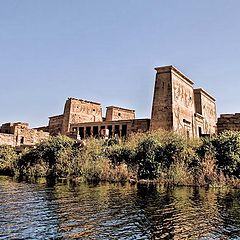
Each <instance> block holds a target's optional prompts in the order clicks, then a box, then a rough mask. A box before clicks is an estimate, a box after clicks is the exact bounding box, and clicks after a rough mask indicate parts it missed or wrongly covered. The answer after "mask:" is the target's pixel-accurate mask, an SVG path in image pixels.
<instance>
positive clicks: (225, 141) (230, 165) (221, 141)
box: [213, 131, 240, 178]
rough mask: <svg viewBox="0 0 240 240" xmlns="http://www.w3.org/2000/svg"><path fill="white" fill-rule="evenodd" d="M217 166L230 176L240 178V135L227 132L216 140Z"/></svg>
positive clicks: (214, 143)
mask: <svg viewBox="0 0 240 240" xmlns="http://www.w3.org/2000/svg"><path fill="white" fill-rule="evenodd" d="M213 145H214V146H215V149H216V153H215V157H216V160H217V162H216V164H217V166H218V168H219V169H221V170H222V171H223V172H224V173H225V174H227V175H228V176H235V177H238V178H239V177H240V133H239V132H233V131H225V132H223V133H221V134H219V135H218V137H217V138H215V139H214V141H213Z"/></svg>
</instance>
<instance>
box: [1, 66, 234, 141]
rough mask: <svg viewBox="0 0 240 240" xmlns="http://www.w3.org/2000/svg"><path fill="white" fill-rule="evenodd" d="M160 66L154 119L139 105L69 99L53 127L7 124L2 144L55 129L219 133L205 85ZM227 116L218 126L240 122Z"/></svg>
mask: <svg viewBox="0 0 240 240" xmlns="http://www.w3.org/2000/svg"><path fill="white" fill-rule="evenodd" d="M155 70H156V71H157V73H156V79H155V88H154V94H153V103H152V115H151V119H148V118H144V119H136V118H135V110H132V109H128V108H122V107H117V106H109V107H107V110H106V116H105V117H103V113H102V107H101V104H100V103H97V102H92V101H87V100H82V99H77V98H68V99H67V101H66V103H65V106H64V110H63V114H61V115H56V116H51V117H49V124H48V126H45V127H39V128H35V129H29V127H28V124H25V123H13V124H11V123H8V124H3V125H2V126H1V128H0V144H10V145H13V146H17V145H24V144H26V145H33V144H35V143H37V142H39V141H41V140H42V139H46V138H47V137H48V135H49V134H50V135H51V136H56V135H58V134H63V135H67V136H69V137H73V138H78V139H84V138H86V137H90V136H93V137H97V136H101V137H127V136H128V135H129V134H130V133H132V132H146V131H149V130H150V131H151V130H156V129H165V130H169V131H175V132H177V133H179V134H183V135H186V136H187V137H198V136H203V135H211V134H215V133H216V102H215V99H214V98H213V97H212V96H211V95H210V94H209V93H207V92H206V91H205V90H203V89H202V88H198V89H194V88H193V81H192V80H191V79H190V78H188V77H187V76H186V75H184V74H183V73H182V72H180V71H179V70H178V69H177V68H175V67H173V66H165V67H158V68H155ZM221 119H222V120H221ZM221 119H220V120H219V123H218V126H219V127H221V126H222V127H223V128H226V126H227V125H229V126H230V125H231V126H232V124H233V123H235V122H238V123H239V116H238V115H237V116H232V117H231V118H230V117H223V116H222V117H221ZM226 119H227V120H226ZM226 124H227V125H226ZM235 126H236V124H235Z"/></svg>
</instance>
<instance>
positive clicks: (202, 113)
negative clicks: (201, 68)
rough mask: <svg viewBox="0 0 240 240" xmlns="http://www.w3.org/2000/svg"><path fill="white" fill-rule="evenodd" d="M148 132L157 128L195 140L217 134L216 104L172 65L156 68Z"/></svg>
mask: <svg viewBox="0 0 240 240" xmlns="http://www.w3.org/2000/svg"><path fill="white" fill-rule="evenodd" d="M155 70H156V71H157V73H156V80H155V89H154V96H153V104H152V117H151V124H150V130H156V129H159V128H162V129H165V130H169V131H174V132H177V133H179V134H184V135H186V136H187V137H197V136H202V135H206V134H207V135H211V134H215V133H216V119H217V115H216V102H215V99H214V98H213V97H212V96H211V95H210V94H209V93H207V92H206V91H205V90H203V89H201V88H199V89H194V88H193V84H194V83H193V81H192V80H191V79H190V78H188V77H187V76H186V75H184V74H183V73H182V72H180V71H179V70H178V69H177V68H175V67H173V66H165V67H158V68H155Z"/></svg>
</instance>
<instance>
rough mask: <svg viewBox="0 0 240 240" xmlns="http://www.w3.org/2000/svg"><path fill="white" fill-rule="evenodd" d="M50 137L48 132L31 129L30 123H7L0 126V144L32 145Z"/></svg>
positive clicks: (14, 145)
mask: <svg viewBox="0 0 240 240" xmlns="http://www.w3.org/2000/svg"><path fill="white" fill-rule="evenodd" d="M48 137H49V133H48V132H43V131H41V130H40V131H39V130H37V129H30V128H29V125H28V123H23V122H16V123H5V124H2V126H1V127H0V145H2V144H6V145H11V146H13V147H21V146H32V145H35V144H36V143H39V142H41V141H43V140H45V139H47V138H48Z"/></svg>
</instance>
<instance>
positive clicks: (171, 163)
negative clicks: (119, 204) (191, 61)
mask: <svg viewBox="0 0 240 240" xmlns="http://www.w3.org/2000/svg"><path fill="white" fill-rule="evenodd" d="M0 174H5V175H13V176H15V177H18V178H38V177H47V178H53V179H59V178H70V179H74V180H75V181H78V182H127V181H131V182H139V181H140V182H143V181H153V182H159V183H161V184H164V185H172V186H233V187H240V133H238V132H231V131H228V132H224V133H222V134H220V135H218V136H215V137H211V138H203V139H191V140H189V139H186V138H184V137H183V136H179V135H176V134H174V133H172V132H165V131H156V132H151V133H138V134H134V135H131V136H130V137H129V138H128V139H127V140H116V139H109V140H103V139H95V138H89V139H87V140H86V141H84V142H76V141H75V140H73V139H70V138H68V137H66V136H57V137H51V138H50V139H49V140H47V141H44V142H42V143H40V144H38V145H36V146H35V148H31V149H27V150H26V151H25V152H22V153H21V154H17V153H16V152H15V151H14V149H13V148H11V147H9V146H0Z"/></svg>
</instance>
